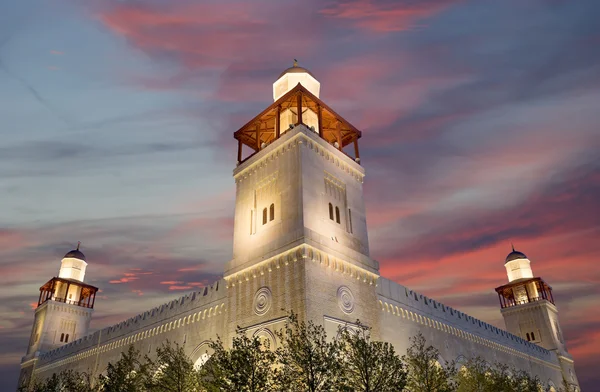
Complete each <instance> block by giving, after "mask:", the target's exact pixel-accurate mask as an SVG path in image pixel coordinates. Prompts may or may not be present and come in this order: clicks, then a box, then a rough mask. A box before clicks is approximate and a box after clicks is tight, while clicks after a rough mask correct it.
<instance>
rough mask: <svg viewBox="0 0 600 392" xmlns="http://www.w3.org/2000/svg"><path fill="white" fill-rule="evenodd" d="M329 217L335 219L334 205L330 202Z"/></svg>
mask: <svg viewBox="0 0 600 392" xmlns="http://www.w3.org/2000/svg"><path fill="white" fill-rule="evenodd" d="M329 219H331V220H333V205H332V204H331V203H329Z"/></svg>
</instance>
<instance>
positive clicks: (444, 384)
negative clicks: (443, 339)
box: [402, 333, 454, 392]
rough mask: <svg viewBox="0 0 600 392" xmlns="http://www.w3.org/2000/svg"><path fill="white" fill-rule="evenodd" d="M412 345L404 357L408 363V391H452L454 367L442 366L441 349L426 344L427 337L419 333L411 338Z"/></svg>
mask: <svg viewBox="0 0 600 392" xmlns="http://www.w3.org/2000/svg"><path fill="white" fill-rule="evenodd" d="M410 342H411V346H410V347H409V348H408V349H407V350H406V355H405V356H403V357H402V359H403V361H404V363H405V364H406V367H407V371H408V377H407V380H406V388H405V390H406V391H407V392H452V391H454V385H453V382H452V379H453V376H454V370H453V369H454V367H453V366H452V365H449V366H447V367H445V368H444V367H442V366H441V365H440V364H439V362H438V358H439V354H440V353H439V351H438V350H437V349H436V348H435V347H433V346H426V345H425V344H426V342H425V337H424V336H423V335H422V334H421V333H419V334H418V335H416V336H413V337H411V338H410Z"/></svg>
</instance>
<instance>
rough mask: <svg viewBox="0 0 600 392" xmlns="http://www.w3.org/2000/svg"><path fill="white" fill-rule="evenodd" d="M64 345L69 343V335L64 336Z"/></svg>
mask: <svg viewBox="0 0 600 392" xmlns="http://www.w3.org/2000/svg"><path fill="white" fill-rule="evenodd" d="M65 343H69V334H66V335H65Z"/></svg>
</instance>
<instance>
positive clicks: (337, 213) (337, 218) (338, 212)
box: [335, 207, 340, 223]
mask: <svg viewBox="0 0 600 392" xmlns="http://www.w3.org/2000/svg"><path fill="white" fill-rule="evenodd" d="M335 221H336V222H337V223H340V209H339V208H338V207H335Z"/></svg>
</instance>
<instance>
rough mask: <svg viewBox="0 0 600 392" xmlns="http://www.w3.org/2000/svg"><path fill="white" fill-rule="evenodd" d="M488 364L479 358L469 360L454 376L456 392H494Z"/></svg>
mask: <svg viewBox="0 0 600 392" xmlns="http://www.w3.org/2000/svg"><path fill="white" fill-rule="evenodd" d="M490 376H491V372H490V369H489V366H488V364H487V363H486V362H485V361H484V360H483V359H482V358H480V357H476V358H472V359H469V360H468V361H467V362H466V363H465V364H464V365H463V366H462V367H461V369H459V370H458V372H457V374H456V391H457V392H496V391H497V390H496V389H495V388H494V386H493V385H492V379H491V377H490Z"/></svg>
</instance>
